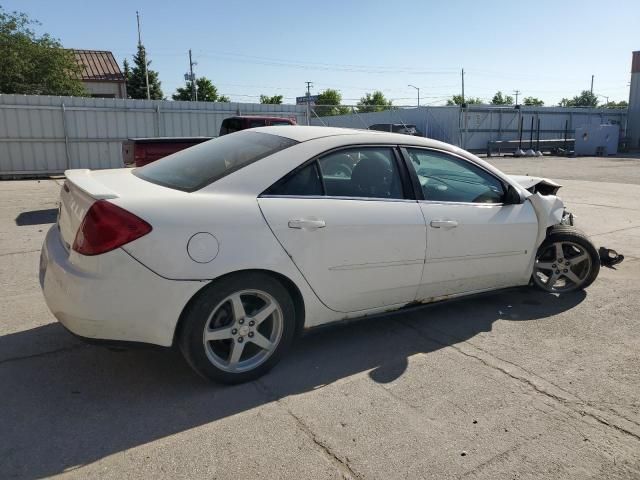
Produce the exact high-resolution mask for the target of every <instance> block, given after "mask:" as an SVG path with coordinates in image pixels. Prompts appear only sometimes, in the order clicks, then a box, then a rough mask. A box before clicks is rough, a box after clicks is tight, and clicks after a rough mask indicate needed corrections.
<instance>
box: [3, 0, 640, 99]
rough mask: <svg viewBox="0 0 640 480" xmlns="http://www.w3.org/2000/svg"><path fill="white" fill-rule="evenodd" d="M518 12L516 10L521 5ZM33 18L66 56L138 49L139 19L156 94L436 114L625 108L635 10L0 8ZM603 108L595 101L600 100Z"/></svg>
mask: <svg viewBox="0 0 640 480" xmlns="http://www.w3.org/2000/svg"><path fill="white" fill-rule="evenodd" d="M516 3H518V4H516ZM0 5H2V6H3V8H5V9H6V10H19V11H23V12H25V13H27V14H28V15H29V16H30V17H32V18H36V19H38V20H39V21H40V22H41V23H42V24H43V25H42V27H40V30H41V31H46V32H49V33H50V34H52V35H53V36H55V37H57V38H59V39H60V40H61V41H62V43H63V45H64V46H65V47H68V48H82V49H99V50H111V51H113V53H114V55H115V56H116V59H117V60H118V62H119V63H120V64H122V61H123V59H124V58H125V57H131V55H132V54H133V53H134V52H135V48H136V43H137V32H136V17H135V12H136V10H139V11H140V14H141V19H142V36H143V38H142V39H143V43H144V44H145V46H146V48H147V51H148V55H149V58H150V59H151V60H152V68H153V69H155V70H158V71H159V74H160V80H161V81H162V87H163V90H164V93H165V95H167V96H170V95H171V94H172V93H173V92H174V91H175V89H176V87H178V86H180V85H181V84H182V83H184V77H183V75H184V73H185V72H186V71H187V69H188V56H187V51H188V49H189V48H191V49H192V50H193V54H194V60H196V61H197V62H198V65H197V66H196V74H197V75H198V76H203V75H204V76H206V77H208V78H210V79H211V80H212V81H213V82H214V83H215V84H216V85H217V86H218V89H219V91H220V92H221V93H224V94H226V95H229V96H230V97H231V99H232V100H233V101H245V102H250V101H257V100H258V96H259V95H260V94H268V95H274V94H281V95H284V97H285V102H286V103H293V102H294V101H295V100H294V97H295V96H297V95H303V94H304V89H305V84H304V82H305V81H307V80H309V81H313V82H314V88H313V89H312V93H317V92H318V91H320V90H323V89H325V88H336V89H338V90H340V91H341V92H342V95H343V99H344V100H343V103H346V104H355V103H357V100H358V98H360V97H361V96H362V95H364V93H365V92H370V91H373V90H375V89H379V90H382V91H383V92H384V93H385V95H386V96H387V97H388V98H391V99H393V100H394V104H398V105H401V104H415V102H416V100H415V95H416V91H415V90H414V89H412V88H410V87H408V86H407V85H408V84H413V85H416V86H418V87H420V95H421V103H422V104H441V103H443V102H444V100H445V98H446V97H448V96H451V95H452V94H457V93H459V92H460V69H461V68H464V69H465V93H466V95H467V96H474V97H476V96H477V97H480V98H483V99H490V98H491V97H492V96H493V93H495V92H496V91H497V90H502V91H503V92H505V93H510V94H511V92H512V91H513V90H515V89H519V90H520V91H521V92H522V95H524V96H536V97H539V98H542V99H543V100H544V101H545V103H546V104H547V105H551V104H555V103H557V102H558V101H559V100H560V98H562V97H571V96H574V95H576V94H578V93H579V92H580V91H581V90H585V89H589V87H590V82H591V75H592V74H593V75H595V83H594V92H596V93H597V94H600V95H603V96H608V97H609V98H610V100H612V101H613V100H616V101H619V100H628V95H629V89H628V82H629V78H630V73H629V72H630V67H631V52H632V50H640V27H639V25H640V2H638V0H617V1H616V2H610V3H608V2H602V1H591V0H583V1H580V2H578V1H575V2H568V1H564V2H563V1H558V0H555V1H547V0H537V1H535V2H513V1H485V2H478V1H462V0H460V1H455V0H450V1H446V2H444V1H439V2H435V1H420V0H416V1H413V2H398V1H389V0H386V1H373V0H370V1H366V2H365V1H349V0H342V1H335V0H325V1H318V0H316V1H313V2H311V1H305V0H298V1H284V0H283V1H278V0H272V1H269V2H267V1H257V0H243V1H236V2H234V1H229V0H227V1H224V2H221V1H199V0H191V1H188V2H176V1H171V2H164V1H160V0H155V1H150V0H137V1H136V0H130V1H120V0H112V1H108V2H93V1H86V0H85V1H80V0H64V1H63V0H0ZM602 101H604V100H602Z"/></svg>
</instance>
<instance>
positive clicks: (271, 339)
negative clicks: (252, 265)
mask: <svg viewBox="0 0 640 480" xmlns="http://www.w3.org/2000/svg"><path fill="white" fill-rule="evenodd" d="M295 327H296V319H295V307H294V304H293V301H292V300H291V296H290V295H289V292H288V291H287V289H286V288H285V287H284V286H283V285H282V284H281V283H280V282H279V281H278V280H276V279H275V278H273V277H271V276H270V275H268V274H265V273H260V272H254V273H246V274H238V275H232V276H229V277H227V278H225V279H222V280H220V281H217V282H214V283H213V284H211V285H209V286H207V287H205V289H203V290H202V291H201V292H200V293H199V294H198V296H197V297H196V298H195V299H194V301H193V302H191V304H190V305H189V307H188V309H187V311H185V317H184V318H183V324H182V328H181V331H180V334H179V346H180V349H181V350H182V353H183V355H184V357H185V359H186V360H187V362H188V363H189V365H191V367H192V368H193V369H194V370H195V371H196V372H198V373H199V374H200V375H202V376H203V377H205V378H208V379H210V380H214V381H217V382H222V383H242V382H246V381H250V380H253V379H256V378H258V377H260V376H262V375H264V374H265V373H266V372H267V371H269V370H270V369H271V368H273V366H274V365H275V364H276V363H278V361H279V360H280V358H282V355H283V354H284V353H285V352H286V350H287V349H288V348H289V346H290V345H291V343H292V342H293V338H294V333H295V331H296V328H295Z"/></svg>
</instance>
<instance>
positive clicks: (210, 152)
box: [133, 130, 298, 192]
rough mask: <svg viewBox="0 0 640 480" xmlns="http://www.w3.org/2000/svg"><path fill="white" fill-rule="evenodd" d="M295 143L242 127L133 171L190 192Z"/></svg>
mask: <svg viewBox="0 0 640 480" xmlns="http://www.w3.org/2000/svg"><path fill="white" fill-rule="evenodd" d="M297 143H298V142H296V141H295V140H291V139H290V138H285V137H280V136H277V135H271V134H268V133H258V132H250V131H246V130H245V131H242V132H238V133H235V134H233V135H225V136H223V137H219V138H215V139H213V140H209V141H208V142H204V143H201V144H200V145H196V146H194V147H191V148H188V149H187V150H183V151H181V152H178V153H174V154H173V155H169V156H168V157H165V158H161V159H160V160H157V161H155V162H153V163H150V164H149V165H145V166H144V167H141V168H136V169H135V170H134V171H133V174H134V175H135V176H137V177H139V178H141V179H143V180H147V181H148V182H151V183H155V184H158V185H162V186H165V187H169V188H173V189H176V190H182V191H185V192H194V191H196V190H200V189H201V188H203V187H205V186H207V185H209V184H211V183H213V182H215V181H216V180H219V179H220V178H222V177H224V176H225V175H228V174H230V173H232V172H235V171H236V170H239V169H241V168H242V167H244V166H246V165H249V164H250V163H253V162H256V161H258V160H260V159H261V158H264V157H267V156H269V155H271V154H273V153H276V152H279V151H280V150H284V149H285V148H289V147H291V146H292V145H295V144H297Z"/></svg>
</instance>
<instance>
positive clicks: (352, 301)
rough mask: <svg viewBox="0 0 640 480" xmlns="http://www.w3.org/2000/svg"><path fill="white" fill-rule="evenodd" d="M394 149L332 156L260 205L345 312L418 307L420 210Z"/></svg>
mask: <svg viewBox="0 0 640 480" xmlns="http://www.w3.org/2000/svg"><path fill="white" fill-rule="evenodd" d="M406 190H407V188H406V184H405V183H404V182H403V181H402V179H401V175H400V171H399V165H398V161H397V156H396V154H395V152H394V149H393V148H391V147H356V148H348V149H342V150H340V151H337V152H332V153H329V154H327V155H325V156H323V157H321V158H319V159H318V160H316V161H314V162H312V163H310V164H307V165H306V166H305V167H304V168H302V169H299V170H298V171H296V172H294V173H293V174H291V175H289V176H287V177H285V178H284V179H283V180H282V181H280V182H278V183H277V184H276V185H274V186H273V187H272V188H271V189H270V190H268V191H267V192H266V194H264V195H262V196H261V197H260V198H259V200H258V202H259V205H260V209H261V210H262V212H263V215H264V217H265V219H266V220H267V222H268V224H269V226H270V227H271V229H272V230H273V232H274V234H275V235H276V237H277V238H278V240H279V241H280V243H281V244H282V246H283V247H284V249H285V250H286V251H287V253H288V254H289V255H290V257H291V258H292V259H293V261H294V262H295V264H296V266H297V267H298V269H299V270H300V271H301V273H302V274H303V275H304V277H305V278H306V280H307V281H308V282H309V284H310V286H311V288H312V289H313V290H314V291H315V293H316V294H317V295H318V297H319V298H320V300H321V301H322V302H323V303H324V304H325V305H327V306H328V307H329V308H331V309H333V310H336V311H340V312H354V311H359V310H367V309H373V308H378V307H384V306H391V305H401V304H405V303H409V302H411V301H413V300H414V299H415V297H416V292H417V289H418V285H419V283H420V279H421V277H422V270H423V266H424V260H425V246H426V227H425V223H424V218H423V216H422V213H421V211H420V206H419V205H418V203H417V202H416V200H415V199H411V198H408V197H410V196H411V195H405V191H406Z"/></svg>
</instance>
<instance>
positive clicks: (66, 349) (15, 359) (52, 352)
mask: <svg viewBox="0 0 640 480" xmlns="http://www.w3.org/2000/svg"><path fill="white" fill-rule="evenodd" d="M88 346H89V345H88V344H83V343H79V344H77V345H71V346H69V347H63V348H58V349H57V350H48V351H46V352H39V353H34V354H31V355H25V356H23V357H11V358H5V359H4V360H0V365H4V364H5V363H12V362H19V361H21V360H29V359H32V358H39V357H46V356H47V355H55V354H57V353H65V352H71V351H73V350H78V349H79V348H84V347H88Z"/></svg>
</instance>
